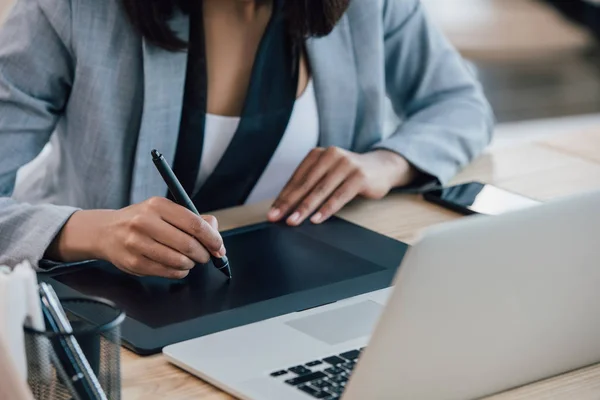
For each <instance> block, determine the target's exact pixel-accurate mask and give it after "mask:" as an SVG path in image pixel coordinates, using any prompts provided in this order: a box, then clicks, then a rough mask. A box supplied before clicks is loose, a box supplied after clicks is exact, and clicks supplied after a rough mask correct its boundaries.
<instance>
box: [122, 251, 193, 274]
mask: <svg viewBox="0 0 600 400" xmlns="http://www.w3.org/2000/svg"><path fill="white" fill-rule="evenodd" d="M119 268H120V269H122V270H123V271H125V272H127V273H130V274H132V275H136V276H159V277H162V278H168V279H183V278H185V277H186V276H188V275H189V273H190V271H189V270H181V269H173V268H168V267H165V266H164V265H162V264H160V263H158V262H156V261H153V260H151V259H149V258H147V257H145V256H142V255H136V256H133V255H132V256H130V257H129V258H127V259H126V260H125V261H124V263H122V264H121V265H119Z"/></svg>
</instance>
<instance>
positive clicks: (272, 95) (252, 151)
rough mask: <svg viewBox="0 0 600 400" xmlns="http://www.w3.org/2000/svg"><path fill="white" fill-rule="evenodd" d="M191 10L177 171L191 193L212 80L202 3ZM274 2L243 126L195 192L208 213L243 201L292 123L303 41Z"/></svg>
mask: <svg viewBox="0 0 600 400" xmlns="http://www.w3.org/2000/svg"><path fill="white" fill-rule="evenodd" d="M193 3H194V4H195V6H193V9H192V10H190V43H189V50H188V51H189V54H188V65H187V74H186V83H185V91H184V99H183V110H182V115H181V125H180V130H179V139H178V142H177V150H176V153H175V161H174V164H173V165H174V168H173V170H174V172H175V174H176V175H177V176H178V178H179V180H180V181H181V184H182V185H183V187H184V188H185V190H186V191H187V192H188V193H190V194H192V193H193V192H194V186H195V183H196V179H197V177H198V172H199V169H200V161H201V157H202V147H203V142H204V129H205V120H206V112H207V98H208V95H207V93H208V90H207V89H208V88H207V86H208V83H207V69H206V47H205V39H204V36H205V35H204V20H203V11H202V8H203V6H202V2H200V1H198V2H193ZM281 3H282V1H281V0H279V1H275V2H274V5H273V16H272V17H271V20H270V22H269V24H268V26H267V29H266V30H265V33H264V36H263V38H262V40H261V43H260V45H259V48H258V51H257V54H256V58H255V61H254V66H253V69H252V74H251V79H250V85H249V88H248V93H247V96H246V100H245V104H244V107H243V110H242V115H241V121H240V124H239V126H238V129H237V131H236V133H235V135H234V137H233V139H232V141H231V143H230V145H229V147H228V148H227V150H226V151H225V153H224V155H223V158H222V159H221V160H220V161H219V163H218V164H217V167H216V168H215V170H214V172H213V173H212V174H211V175H210V176H209V177H208V179H207V180H206V182H205V183H204V184H203V185H202V187H201V188H200V190H199V192H198V193H197V194H196V195H195V196H193V197H192V200H193V201H194V204H195V205H196V207H197V208H198V211H199V212H201V213H205V212H208V211H213V210H217V209H222V208H228V207H233V206H237V205H241V204H243V203H244V202H245V201H246V199H247V198H248V196H249V195H250V192H251V191H252V189H253V188H254V186H255V185H256V183H257V181H258V179H259V178H260V177H261V175H262V173H263V172H264V170H265V168H266V167H267V165H268V163H269V161H270V160H271V157H272V156H273V153H274V152H275V150H276V149H277V146H278V145H279V142H280V141H281V138H282V137H283V134H284V133H285V130H286V128H287V125H288V122H289V119H290V116H291V114H292V110H293V108H294V102H295V101H296V91H297V88H298V76H299V62H300V46H299V44H298V43H297V41H295V40H293V39H292V37H291V36H290V35H289V33H288V30H287V27H286V23H285V18H284V16H283V14H282V12H281Z"/></svg>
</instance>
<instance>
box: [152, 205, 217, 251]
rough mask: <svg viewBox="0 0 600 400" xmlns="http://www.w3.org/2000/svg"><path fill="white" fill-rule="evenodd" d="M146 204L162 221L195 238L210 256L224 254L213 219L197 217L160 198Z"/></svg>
mask: <svg viewBox="0 0 600 400" xmlns="http://www.w3.org/2000/svg"><path fill="white" fill-rule="evenodd" d="M146 204H147V207H149V208H151V211H152V212H155V213H157V214H158V215H159V216H160V217H161V218H162V219H163V220H164V221H166V222H168V223H169V224H171V225H173V226H174V227H176V228H177V229H179V230H181V231H183V232H185V233H187V234H188V235H190V236H193V237H194V238H196V239H197V240H198V241H199V242H200V243H201V244H202V245H203V246H204V247H205V248H206V249H207V250H208V251H209V252H210V253H211V254H213V255H215V256H217V257H223V256H224V255H225V254H226V251H225V246H224V245H223V239H222V238H221V235H220V234H219V231H218V230H217V229H215V228H214V226H216V220H213V218H214V217H208V216H207V217H204V218H202V217H199V216H197V215H196V214H194V213H193V212H191V211H189V210H187V209H186V208H184V207H181V206H180V205H178V204H175V203H173V202H172V201H170V200H167V199H164V198H160V197H156V198H152V199H150V200H148V201H147V202H146ZM205 218H206V219H205ZM207 220H209V221H208V222H207Z"/></svg>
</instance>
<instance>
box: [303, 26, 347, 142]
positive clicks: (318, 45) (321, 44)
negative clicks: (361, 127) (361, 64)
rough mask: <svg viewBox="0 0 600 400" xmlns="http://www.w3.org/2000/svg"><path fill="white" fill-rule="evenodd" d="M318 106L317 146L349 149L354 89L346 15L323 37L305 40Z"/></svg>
mask: <svg viewBox="0 0 600 400" xmlns="http://www.w3.org/2000/svg"><path fill="white" fill-rule="evenodd" d="M306 49H307V52H308V58H309V61H310V64H311V69H312V74H313V81H314V85H315V94H316V98H317V104H318V106H319V127H320V135H321V137H320V143H319V145H320V146H321V147H329V146H338V147H341V148H345V149H352V145H353V143H352V137H353V132H354V128H355V121H356V107H357V102H358V88H357V83H356V62H355V59H354V50H353V47H352V37H351V32H350V26H349V23H348V18H347V17H344V18H342V20H341V21H340V22H339V25H338V26H337V27H336V29H335V30H334V31H333V32H332V33H331V34H329V35H328V36H326V37H323V38H318V39H313V38H311V39H309V40H307V42H306Z"/></svg>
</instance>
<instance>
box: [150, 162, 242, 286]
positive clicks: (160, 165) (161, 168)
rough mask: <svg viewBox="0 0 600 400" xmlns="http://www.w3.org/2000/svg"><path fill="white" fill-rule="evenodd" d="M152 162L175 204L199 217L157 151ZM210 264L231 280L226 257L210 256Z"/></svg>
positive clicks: (188, 197)
mask: <svg viewBox="0 0 600 400" xmlns="http://www.w3.org/2000/svg"><path fill="white" fill-rule="evenodd" d="M151 154H152V161H154V165H155V166H156V169H158V173H159V174H160V176H162V178H163V180H164V181H165V183H166V184H167V187H168V188H169V192H171V195H173V198H174V199H175V201H176V202H177V204H179V205H181V206H183V207H185V208H187V209H188V210H190V211H191V212H193V213H194V214H196V215H198V216H200V213H199V212H198V210H197V209H196V206H195V205H194V203H193V202H192V199H190V196H188V194H187V193H186V192H185V189H184V188H183V186H181V182H179V179H177V177H176V176H175V173H174V172H173V170H172V169H171V167H170V166H169V163H168V162H167V160H165V158H164V157H163V155H162V154H160V153H159V152H158V151H157V150H152V152H151ZM211 260H212V263H213V264H214V266H215V267H216V268H217V269H218V270H219V271H221V272H222V273H223V274H224V275H225V276H226V277H227V278H229V279H231V268H230V267H229V260H228V259H227V256H223V257H221V258H219V257H214V256H211Z"/></svg>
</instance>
